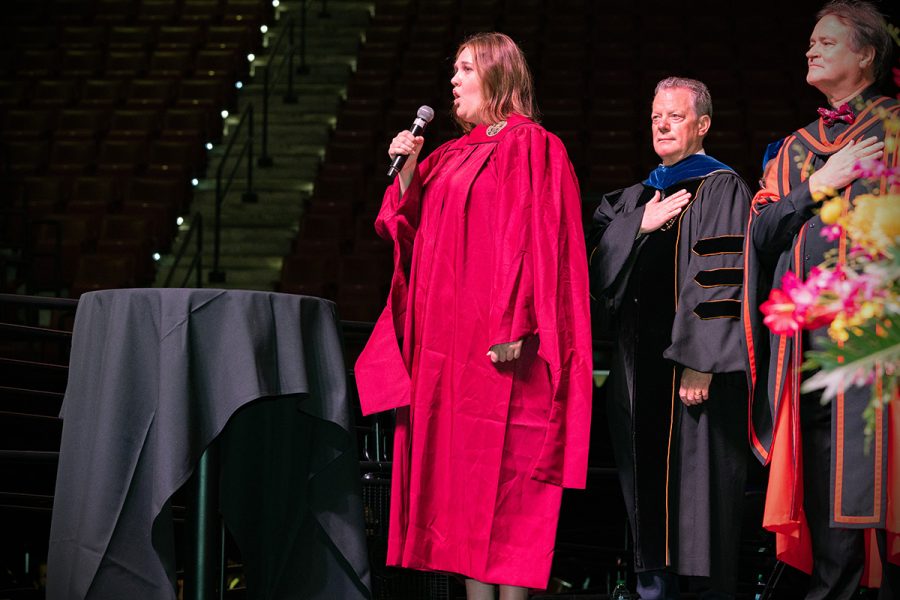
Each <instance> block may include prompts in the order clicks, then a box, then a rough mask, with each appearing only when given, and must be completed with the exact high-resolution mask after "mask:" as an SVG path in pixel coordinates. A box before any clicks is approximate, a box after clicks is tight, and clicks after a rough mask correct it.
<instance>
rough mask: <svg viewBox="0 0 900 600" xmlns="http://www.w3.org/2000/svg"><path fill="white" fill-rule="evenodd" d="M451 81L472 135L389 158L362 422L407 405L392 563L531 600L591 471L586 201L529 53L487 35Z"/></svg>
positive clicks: (361, 371)
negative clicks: (564, 502) (383, 261)
mask: <svg viewBox="0 0 900 600" xmlns="http://www.w3.org/2000/svg"><path fill="white" fill-rule="evenodd" d="M454 70H455V74H454V75H453V78H452V80H451V84H452V85H453V95H454V103H453V111H454V115H455V118H456V120H457V121H458V123H459V124H460V125H461V127H462V129H463V131H464V135H463V136H462V137H460V138H459V139H456V140H454V141H451V142H448V143H446V144H444V145H442V146H440V147H439V148H438V149H436V150H435V151H434V152H433V153H432V154H431V155H430V156H428V157H427V158H426V159H424V160H423V161H422V162H418V154H419V151H420V150H421V147H422V143H423V141H424V138H423V137H420V136H418V137H416V136H413V135H412V134H411V133H410V132H406V131H404V132H400V133H399V134H398V135H397V136H396V137H395V138H394V139H393V141H392V142H391V145H390V149H389V154H390V155H391V156H392V157H393V156H396V155H398V154H405V155H408V159H407V161H406V163H405V165H404V166H403V168H402V170H401V171H400V173H399V175H398V176H397V179H396V180H395V181H394V183H393V185H391V186H390V187H388V189H387V191H386V193H385V196H384V201H383V204H382V207H381V211H380V213H379V215H378V219H377V221H376V223H375V227H376V229H377V231H378V233H379V235H381V236H382V237H384V238H386V239H390V240H392V241H393V242H394V275H393V280H392V284H391V292H390V295H389V297H388V302H387V306H386V308H385V310H384V312H383V313H382V315H381V317H380V318H379V320H378V323H377V324H376V327H375V331H374V332H373V335H372V338H371V339H370V340H369V343H368V344H367V346H366V349H365V350H364V351H363V353H362V355H361V356H360V359H359V361H358V363H357V365H356V377H357V383H358V385H359V390H360V399H361V402H362V407H363V412H364V413H365V414H369V413H371V412H376V411H378V410H383V409H385V408H394V407H397V413H396V430H395V437H394V464H393V481H392V489H391V519H390V533H389V539H388V558H387V562H388V564H389V565H394V566H401V567H408V568H413V569H421V570H428V571H445V572H452V573H458V574H461V575H463V576H464V577H466V589H467V595H468V597H469V598H470V599H476V598H477V599H480V598H493V594H494V585H498V584H499V586H500V597H501V598H503V599H510V600H512V599H517V598H523V599H524V598H525V597H526V595H527V588H544V587H546V585H547V581H548V579H549V575H550V565H551V561H552V558H553V547H554V539H555V536H556V524H557V520H558V517H559V507H560V499H561V496H562V489H563V488H564V487H572V488H583V487H584V485H585V478H586V472H587V453H588V438H589V428H590V414H591V340H590V321H589V316H588V298H589V296H588V279H587V265H586V254H585V249H584V236H583V230H582V225H581V207H580V196H579V191H578V183H577V180H576V178H575V174H574V172H573V169H572V165H571V163H570V161H569V159H568V156H567V154H566V150H565V148H564V147H563V145H562V143H561V142H560V140H559V139H558V138H557V137H556V136H554V135H552V134H550V133H548V132H547V131H546V130H544V129H543V128H542V127H541V126H540V125H538V124H536V123H535V121H534V117H535V115H536V112H537V111H536V107H535V102H534V98H533V91H532V90H533V87H532V81H531V75H530V72H529V70H528V67H527V65H526V63H525V59H524V57H523V55H522V52H521V50H519V48H518V47H517V46H516V44H515V43H514V42H513V41H512V40H511V39H510V38H509V37H507V36H505V35H503V34H499V33H483V34H477V35H475V36H473V37H471V38H469V39H467V40H466V41H465V42H463V44H462V45H461V46H460V48H459V50H458V51H457V55H456V63H455V65H454Z"/></svg>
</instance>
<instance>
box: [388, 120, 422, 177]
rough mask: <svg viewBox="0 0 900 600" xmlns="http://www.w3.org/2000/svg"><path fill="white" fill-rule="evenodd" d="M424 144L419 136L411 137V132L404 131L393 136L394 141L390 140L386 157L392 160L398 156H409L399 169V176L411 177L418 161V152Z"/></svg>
mask: <svg viewBox="0 0 900 600" xmlns="http://www.w3.org/2000/svg"><path fill="white" fill-rule="evenodd" d="M424 143H425V138H424V137H422V136H421V135H413V134H412V133H411V132H409V131H405V130H404V131H401V132H400V133H398V134H397V135H396V136H394V139H392V140H391V145H390V147H388V156H390V157H391V160H394V158H395V157H396V156H398V155H400V154H405V155H407V156H409V158H407V159H406V162H405V163H404V164H403V168H402V169H400V175H407V176H408V177H409V178H411V177H412V173H413V171H414V170H415V168H416V162H417V161H418V159H419V152H421V150H422V145H423V144H424Z"/></svg>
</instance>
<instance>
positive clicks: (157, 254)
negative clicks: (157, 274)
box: [153, 252, 162, 262]
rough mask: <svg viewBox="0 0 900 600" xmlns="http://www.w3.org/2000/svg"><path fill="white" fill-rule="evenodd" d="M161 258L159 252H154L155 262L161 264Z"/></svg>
mask: <svg viewBox="0 0 900 600" xmlns="http://www.w3.org/2000/svg"><path fill="white" fill-rule="evenodd" d="M161 258H162V256H160V254H159V252H154V253H153V260H154V261H156V262H159V259H161Z"/></svg>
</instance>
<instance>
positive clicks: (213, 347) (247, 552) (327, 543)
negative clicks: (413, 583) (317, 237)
mask: <svg viewBox="0 0 900 600" xmlns="http://www.w3.org/2000/svg"><path fill="white" fill-rule="evenodd" d="M61 416H62V418H63V435H62V445H61V450H60V462H59V471H58V473H57V483H56V491H55V499H54V507H53V516H52V524H51V532H50V551H49V559H48V579H47V585H48V593H47V598H48V599H49V600H62V599H65V600H69V599H74V598H91V599H107V598H108V599H111V600H112V599H115V600H155V599H160V600H172V599H174V598H175V593H176V592H175V548H174V541H173V540H174V536H173V521H172V511H171V506H170V501H171V497H172V495H173V494H174V493H175V491H176V490H177V489H178V488H179V487H181V485H182V484H183V483H185V481H187V480H188V478H189V477H190V475H191V473H192V472H193V470H194V467H195V465H196V464H197V461H198V459H199V457H200V456H201V454H202V453H203V451H204V449H206V448H207V446H208V445H209V444H210V443H211V442H212V441H213V440H214V439H215V440H216V443H217V444H219V445H220V451H221V472H220V504H221V512H222V515H223V517H224V519H225V523H226V525H227V526H228V528H229V530H230V531H231V532H232V534H233V535H234V538H235V540H236V542H237V544H238V546H239V548H240V550H241V555H242V559H243V561H244V565H245V571H246V576H247V588H248V597H249V598H260V599H262V598H265V599H269V598H273V599H274V598H278V599H282V598H329V599H334V598H342V599H344V598H346V599H353V598H365V597H368V596H369V588H370V585H369V571H368V562H367V558H366V547H365V532H364V529H363V515H362V502H361V496H360V485H359V471H358V462H357V455H356V450H355V440H354V437H353V433H352V431H351V426H350V409H349V406H348V399H347V389H346V375H345V370H344V363H343V358H342V355H341V342H340V337H339V332H338V329H337V324H336V319H335V309H334V305H333V304H332V303H331V302H328V301H325V300H320V299H318V298H310V297H304V296H293V295H287V294H277V293H269V292H251V291H230V290H229V291H223V290H206V289H195V290H188V289H132V290H107V291H101V292H92V293H88V294H85V295H83V296H82V297H81V300H80V301H79V304H78V310H77V313H76V318H75V328H74V336H73V341H72V354H71V361H70V370H69V381H68V387H67V389H66V395H65V400H64V402H63V407H62V412H61ZM220 434H221V435H220Z"/></svg>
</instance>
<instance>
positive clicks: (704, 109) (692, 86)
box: [653, 77, 712, 118]
mask: <svg viewBox="0 0 900 600" xmlns="http://www.w3.org/2000/svg"><path fill="white" fill-rule="evenodd" d="M675 88H678V89H685V90H689V91H690V92H691V95H692V96H693V97H694V112H696V113H697V116H698V117H702V116H703V115H707V116H709V117H710V118H712V97H711V96H710V95H709V88H708V87H706V84H705V83H703V82H702V81H698V80H696V79H689V78H687V77H666V78H665V79H663V80H662V81H660V82H659V83H657V84H656V89H655V90H653V95H654V96H656V95H657V94H659V93H660V92H661V91H662V90H670V89H675Z"/></svg>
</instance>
